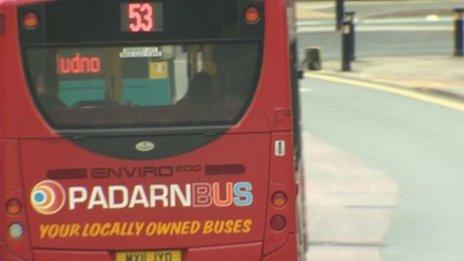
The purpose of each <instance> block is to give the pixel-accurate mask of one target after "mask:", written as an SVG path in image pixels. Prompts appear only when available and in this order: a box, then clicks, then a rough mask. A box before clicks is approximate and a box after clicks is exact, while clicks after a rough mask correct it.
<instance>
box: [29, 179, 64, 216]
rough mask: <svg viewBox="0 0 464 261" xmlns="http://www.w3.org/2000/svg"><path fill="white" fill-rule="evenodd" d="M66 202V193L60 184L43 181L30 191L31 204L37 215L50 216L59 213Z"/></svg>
mask: <svg viewBox="0 0 464 261" xmlns="http://www.w3.org/2000/svg"><path fill="white" fill-rule="evenodd" d="M65 201H66V193H65V191H64V189H63V186H61V184H60V183H58V182H56V181H53V180H44V181H42V182H40V183H39V184H37V185H35V186H34V188H33V189H32V191H31V204H32V207H33V208H34V209H35V211H37V212H38V213H40V214H42V215H52V214H55V213H57V212H58V211H60V210H61V209H62V208H63V206H64V203H65Z"/></svg>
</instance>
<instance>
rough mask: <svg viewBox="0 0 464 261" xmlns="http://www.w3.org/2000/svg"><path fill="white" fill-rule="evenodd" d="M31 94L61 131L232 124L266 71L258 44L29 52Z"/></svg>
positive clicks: (113, 47) (236, 43)
mask: <svg viewBox="0 0 464 261" xmlns="http://www.w3.org/2000/svg"><path fill="white" fill-rule="evenodd" d="M26 59H27V61H26V64H27V65H28V71H29V77H30V81H31V85H32V91H33V94H34V96H35V99H36V101H37V102H38V104H39V107H40V108H41V110H42V112H43V113H45V116H46V118H47V119H48V120H49V122H50V123H51V125H52V126H54V127H57V128H98V127H102V128H111V127H161V126H190V125H212V124H234V123H235V122H237V121H238V120H239V119H240V117H241V116H242V114H243V113H244V112H245V110H246V108H247V107H248V105H249V103H250V102H251V98H252V96H253V93H254V90H255V88H256V84H257V80H258V75H259V72H260V59H261V46H260V44H259V43H257V42H235V43H202V44H198V43H195V44H173V45H152V46H110V47H64V48H51V47H32V48H28V49H27V50H26Z"/></svg>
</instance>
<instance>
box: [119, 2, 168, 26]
mask: <svg viewBox="0 0 464 261" xmlns="http://www.w3.org/2000/svg"><path fill="white" fill-rule="evenodd" d="M162 17H163V12H162V5H161V3H147V2H140V3H135V2H133V3H125V4H121V30H122V31H123V32H129V33H149V32H157V31H162V22H161V20H162Z"/></svg>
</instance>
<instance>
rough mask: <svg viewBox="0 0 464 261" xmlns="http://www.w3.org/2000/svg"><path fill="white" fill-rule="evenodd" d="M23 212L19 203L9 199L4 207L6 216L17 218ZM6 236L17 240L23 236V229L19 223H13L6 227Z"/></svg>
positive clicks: (16, 200)
mask: <svg viewBox="0 0 464 261" xmlns="http://www.w3.org/2000/svg"><path fill="white" fill-rule="evenodd" d="M22 210H23V207H22V204H21V201H20V200H18V199H10V200H9V201H8V202H7V203H6V205H5V211H6V213H7V214H8V215H11V216H17V215H19V214H20V213H21V211H22ZM8 235H9V236H10V237H11V238H13V239H19V238H21V237H22V236H23V235H24V228H23V225H21V223H18V222H14V223H11V224H10V225H9V226H8Z"/></svg>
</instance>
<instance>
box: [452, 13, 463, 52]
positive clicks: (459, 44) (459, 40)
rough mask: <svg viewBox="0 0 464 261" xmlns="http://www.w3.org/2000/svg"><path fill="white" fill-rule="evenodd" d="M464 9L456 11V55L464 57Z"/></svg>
mask: <svg viewBox="0 0 464 261" xmlns="http://www.w3.org/2000/svg"><path fill="white" fill-rule="evenodd" d="M463 34H464V8H455V9H454V55H455V56H464V37H463Z"/></svg>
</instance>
